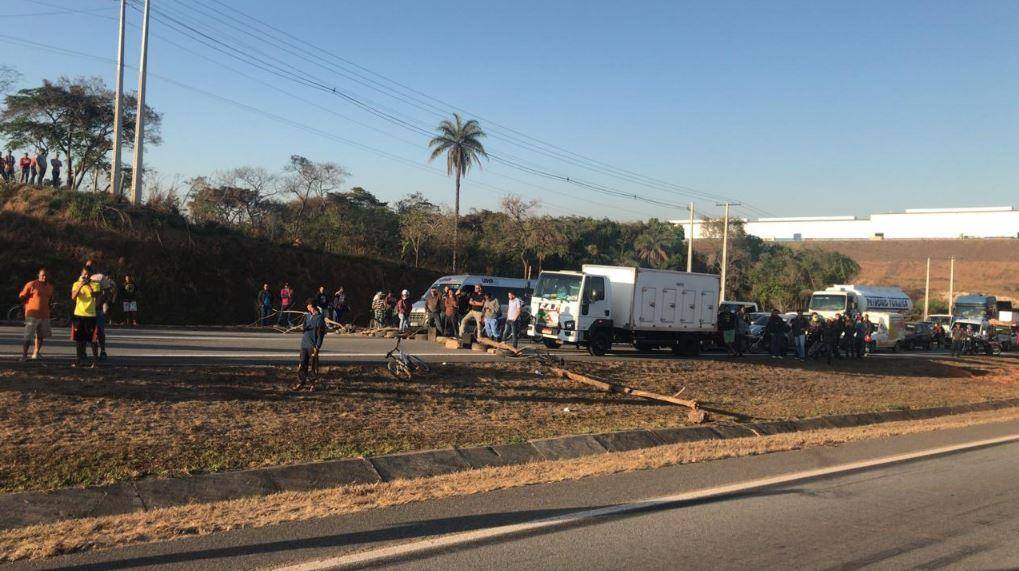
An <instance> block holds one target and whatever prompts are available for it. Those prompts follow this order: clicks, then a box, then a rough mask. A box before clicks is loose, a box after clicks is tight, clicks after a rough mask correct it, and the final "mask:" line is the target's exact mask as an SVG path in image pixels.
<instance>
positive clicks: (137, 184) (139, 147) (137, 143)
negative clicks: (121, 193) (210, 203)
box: [131, 0, 152, 206]
mask: <svg viewBox="0 0 1019 571" xmlns="http://www.w3.org/2000/svg"><path fill="white" fill-rule="evenodd" d="M151 1H152V0H145V14H144V15H143V16H142V56H141V63H140V64H139V65H138V111H137V112H136V113H135V127H134V164H132V165H131V174H132V175H133V176H132V177H131V204H134V205H135V206H138V205H139V204H141V202H142V173H143V172H144V170H145V169H144V166H143V164H142V162H143V155H144V153H145V149H144V148H143V142H144V140H145V79H146V75H147V72H148V60H149V4H150V2H151Z"/></svg>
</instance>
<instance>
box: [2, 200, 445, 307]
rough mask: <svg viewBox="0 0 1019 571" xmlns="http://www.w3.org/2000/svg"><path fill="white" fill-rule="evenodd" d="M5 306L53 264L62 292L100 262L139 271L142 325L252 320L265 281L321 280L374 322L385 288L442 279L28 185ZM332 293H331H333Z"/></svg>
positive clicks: (8, 237) (17, 205) (18, 209)
mask: <svg viewBox="0 0 1019 571" xmlns="http://www.w3.org/2000/svg"><path fill="white" fill-rule="evenodd" d="M0 198H2V200H0V267H3V268H4V270H5V271H4V275H3V278H0V287H2V288H3V289H2V290H0V291H3V292H6V293H5V294H4V295H3V296H2V297H0V300H2V309H3V311H4V312H6V310H7V308H8V307H9V306H11V305H14V304H15V303H16V302H17V292H18V290H19V289H20V287H21V286H22V285H23V284H24V283H25V281H27V280H28V279H31V278H32V277H34V275H35V272H36V269H37V268H38V267H39V266H40V265H45V266H46V267H47V268H49V270H50V276H51V280H52V281H53V282H54V283H55V285H56V287H57V291H58V292H59V294H60V295H61V296H63V295H64V292H65V291H66V292H68V293H69V291H70V287H71V283H72V281H73V280H74V279H75V278H76V277H77V273H78V271H80V268H81V266H82V263H83V262H84V261H85V260H86V259H89V258H91V259H93V260H95V261H96V262H97V264H98V266H99V268H100V269H101V270H103V271H105V272H108V273H110V274H112V275H114V276H117V277H118V278H119V277H121V276H123V275H124V274H125V273H129V274H131V275H132V276H133V277H134V278H135V280H136V282H137V283H138V287H139V290H140V295H139V309H140V313H141V319H142V321H143V322H144V323H150V324H152V323H165V324H183V323H190V324H239V323H249V322H252V321H253V320H254V319H255V317H256V315H255V308H254V303H255V293H256V291H257V290H258V289H259V288H260V287H261V284H262V283H263V282H269V283H270V285H271V286H272V287H273V289H274V291H278V290H279V288H280V284H281V283H282V281H283V280H288V281H289V282H290V284H291V286H292V287H294V288H295V290H296V295H297V297H298V298H299V299H301V300H303V298H304V297H305V296H309V295H311V294H312V293H313V292H314V291H315V290H316V289H317V287H318V286H319V285H320V284H322V285H325V286H326V287H327V288H333V289H335V288H336V287H338V286H341V285H342V286H344V287H345V288H346V290H347V292H348V296H349V301H350V303H351V306H352V311H353V314H354V315H358V314H360V315H362V320H363V319H366V317H367V309H368V304H369V301H370V299H371V296H372V294H374V292H375V291H376V290H378V289H394V290H397V291H398V290H399V289H402V288H408V289H410V290H411V291H412V292H416V293H419V292H421V291H422V289H423V288H425V287H427V286H428V285H429V284H430V283H431V281H432V280H433V279H434V278H435V277H436V276H437V275H438V274H437V273H435V272H431V271H428V270H418V269H414V268H410V267H407V266H403V265H399V264H395V263H391V262H385V261H378V260H372V259H365V258H357V257H352V256H340V255H334V254H325V253H322V252H317V251H312V250H307V249H302V248H292V247H287V246H280V245H277V244H273V243H271V242H268V241H264V240H256V239H252V238H248V237H246V236H243V235H240V234H238V233H236V232H232V231H227V230H223V229H220V228H195V227H188V226H187V225H186V224H185V223H184V220H183V219H182V218H181V217H180V216H179V215H175V214H172V213H165V212H160V211H157V210H153V209H149V208H129V207H126V206H123V205H115V206H111V205H103V204H101V203H99V201H95V200H90V198H91V196H88V195H86V196H85V197H84V198H83V197H82V196H81V194H80V193H70V192H54V191H52V190H49V189H38V188H29V187H17V188H7V189H5V190H4V191H3V194H2V195H0ZM330 291H332V289H331V290H330Z"/></svg>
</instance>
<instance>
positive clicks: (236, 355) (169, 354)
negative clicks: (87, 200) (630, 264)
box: [0, 349, 496, 359]
mask: <svg viewBox="0 0 1019 571" xmlns="http://www.w3.org/2000/svg"><path fill="white" fill-rule="evenodd" d="M59 355H60V356H68V355H69V354H68V353H61V354H59ZM413 355H414V356H415V357H456V358H461V357H476V358H486V359H487V358H496V355H490V354H488V353H413ZM49 356H50V357H52V356H53V354H52V353H50V354H49ZM288 356H292V357H294V358H295V359H296V356H297V352H296V351H292V350H285V349H281V350H280V351H278V352H276V353H250V352H247V353H246V352H241V351H235V352H230V353H210V352H202V353H181V352H177V351H174V352H165V353H133V352H132V353H126V354H121V355H115V356H114V357H112V358H122V359H140V358H146V359H152V358H162V359H169V358H173V359H187V358H203V357H215V358H234V359H243V358H265V357H288ZM385 356H386V354H385V353H320V354H319V357H322V358H326V357H377V358H379V359H382V358H384V357H385ZM17 358H20V355H0V359H17Z"/></svg>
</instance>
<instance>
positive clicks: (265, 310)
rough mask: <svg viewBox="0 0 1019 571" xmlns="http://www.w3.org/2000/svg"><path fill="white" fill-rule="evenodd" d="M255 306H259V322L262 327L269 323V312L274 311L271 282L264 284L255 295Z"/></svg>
mask: <svg viewBox="0 0 1019 571" xmlns="http://www.w3.org/2000/svg"><path fill="white" fill-rule="evenodd" d="M255 306H256V307H258V324H259V325H261V326H262V327H266V326H268V325H269V314H270V313H272V292H271V291H269V284H262V289H260V290H258V294H257V295H256V296H255Z"/></svg>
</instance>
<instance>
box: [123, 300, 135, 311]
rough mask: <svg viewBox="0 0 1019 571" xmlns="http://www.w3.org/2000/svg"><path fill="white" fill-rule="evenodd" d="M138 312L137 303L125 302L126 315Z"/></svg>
mask: <svg viewBox="0 0 1019 571" xmlns="http://www.w3.org/2000/svg"><path fill="white" fill-rule="evenodd" d="M137 311H138V302H137V301H125V302H124V313H131V312H137Z"/></svg>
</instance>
